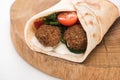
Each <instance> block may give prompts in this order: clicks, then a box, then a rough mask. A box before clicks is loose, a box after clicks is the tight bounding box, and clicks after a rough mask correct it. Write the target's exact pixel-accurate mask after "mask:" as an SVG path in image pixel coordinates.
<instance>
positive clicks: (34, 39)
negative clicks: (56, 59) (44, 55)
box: [31, 37, 54, 51]
mask: <svg viewBox="0 0 120 80" xmlns="http://www.w3.org/2000/svg"><path fill="white" fill-rule="evenodd" d="M31 39H32V42H33V44H35V45H36V46H37V47H38V48H39V49H41V50H43V51H52V50H54V48H53V47H45V46H43V45H42V44H41V43H40V42H39V41H38V40H37V38H36V37H33V38H31Z"/></svg>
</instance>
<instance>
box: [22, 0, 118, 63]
mask: <svg viewBox="0 0 120 80" xmlns="http://www.w3.org/2000/svg"><path fill="white" fill-rule="evenodd" d="M64 4H65V5H64ZM62 11H76V12H77V15H78V18H79V20H80V22H81V24H82V26H83V29H84V30H85V32H86V34H87V49H86V51H85V53H83V54H73V53H71V52H70V51H69V50H68V49H67V48H66V46H65V45H64V44H62V43H59V45H58V46H57V48H54V47H44V46H43V45H41V44H40V43H39V42H38V40H37V38H36V37H35V31H34V30H33V23H34V21H35V20H36V19H38V18H40V17H45V16H48V15H50V14H52V13H55V12H62ZM111 15H112V16H111ZM118 16H119V14H118V9H117V8H116V6H115V5H113V4H112V3H111V2H109V1H107V0H95V1H93V0H62V1H60V2H59V3H58V4H56V5H55V6H53V7H51V8H49V9H47V10H45V11H43V12H40V13H38V14H36V15H34V16H33V17H32V18H30V19H29V20H28V21H27V23H26V26H25V30H24V35H25V41H26V43H27V45H28V46H29V48H30V49H32V50H33V51H37V52H42V53H43V54H47V55H50V56H55V57H59V58H62V59H66V60H69V61H73V62H79V63H81V62H83V61H84V60H85V59H86V58H87V56H88V55H89V54H90V52H91V51H92V50H93V49H94V48H95V47H96V46H97V45H98V44H99V43H100V42H101V40H102V38H103V37H104V35H105V33H106V32H107V31H108V29H109V28H110V26H111V25H112V24H113V22H114V21H115V20H116V19H117V18H118ZM67 52H68V53H67Z"/></svg>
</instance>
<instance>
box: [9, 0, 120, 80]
mask: <svg viewBox="0 0 120 80" xmlns="http://www.w3.org/2000/svg"><path fill="white" fill-rule="evenodd" d="M57 2H59V0H16V1H15V3H14V4H13V6H12V8H11V35H12V40H13V43H14V46H15V48H16V50H17V51H18V53H19V54H20V56H21V57H23V59H25V60H26V61H27V62H28V63H29V64H31V65H32V66H34V67H35V68H37V69H39V70H40V71H43V72H45V73H47V74H49V75H51V76H54V77H58V78H61V79H63V80H120V18H119V19H118V20H117V21H116V22H115V23H114V25H113V26H112V27H111V29H110V30H109V31H108V33H107V34H106V35H105V37H104V38H103V40H102V42H101V43H100V44H99V45H98V46H97V47H96V48H95V49H94V50H93V51H92V52H91V54H90V55H89V56H88V58H87V59H86V60H85V62H83V63H81V64H80V63H73V62H69V61H66V60H63V59H60V58H56V57H51V56H48V55H45V54H43V53H37V52H34V51H32V50H30V49H29V47H28V46H27V45H26V43H25V40H24V35H23V34H24V27H25V23H26V21H27V20H28V19H29V18H30V17H32V16H33V15H35V14H37V13H38V12H41V11H43V10H45V9H47V8H49V7H51V6H52V5H54V4H56V3H57Z"/></svg>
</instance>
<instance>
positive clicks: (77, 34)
mask: <svg viewBox="0 0 120 80" xmlns="http://www.w3.org/2000/svg"><path fill="white" fill-rule="evenodd" d="M64 39H65V41H66V43H67V46H68V47H69V48H70V49H74V50H84V49H86V47H87V37H86V33H85V31H84V30H83V28H82V26H81V25H74V26H72V27H70V28H68V29H67V30H66V31H65V33H64Z"/></svg>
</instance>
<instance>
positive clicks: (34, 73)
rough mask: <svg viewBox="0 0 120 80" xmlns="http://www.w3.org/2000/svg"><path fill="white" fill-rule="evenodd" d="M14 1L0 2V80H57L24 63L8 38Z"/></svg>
mask: <svg viewBox="0 0 120 80" xmlns="http://www.w3.org/2000/svg"><path fill="white" fill-rule="evenodd" d="M13 2H14V0H1V1H0V80H58V79H56V78H53V77H51V76H48V75H46V74H44V73H42V72H40V71H38V70H37V69H35V68H33V67H32V66H31V65H29V64H28V63H27V62H25V61H24V60H23V59H22V58H21V57H20V56H19V55H18V53H17V52H16V50H15V48H14V46H13V44H12V41H11V37H10V7H11V5H12V3H13Z"/></svg>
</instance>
